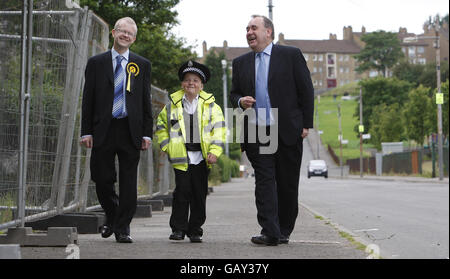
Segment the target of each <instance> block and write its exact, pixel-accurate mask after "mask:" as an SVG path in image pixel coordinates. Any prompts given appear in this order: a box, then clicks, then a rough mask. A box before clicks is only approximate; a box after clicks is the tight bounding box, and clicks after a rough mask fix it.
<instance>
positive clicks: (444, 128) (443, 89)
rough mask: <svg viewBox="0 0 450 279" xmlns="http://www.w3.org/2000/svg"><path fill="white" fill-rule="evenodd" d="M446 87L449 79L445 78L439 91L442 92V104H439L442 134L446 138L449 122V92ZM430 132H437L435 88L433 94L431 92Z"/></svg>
mask: <svg viewBox="0 0 450 279" xmlns="http://www.w3.org/2000/svg"><path fill="white" fill-rule="evenodd" d="M448 88H449V81H448V80H447V81H446V82H444V83H441V93H443V94H444V104H442V105H441V107H442V134H443V135H444V136H446V137H447V138H448V136H449V122H448V117H449V115H448V114H449V100H448V98H449V93H448ZM432 107H433V110H432V116H431V118H432V125H433V126H432V130H431V131H432V132H433V133H437V132H438V128H437V105H436V90H434V94H433V101H432Z"/></svg>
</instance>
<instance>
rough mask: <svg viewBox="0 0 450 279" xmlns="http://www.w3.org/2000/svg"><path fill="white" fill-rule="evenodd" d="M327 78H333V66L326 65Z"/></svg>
mask: <svg viewBox="0 0 450 279" xmlns="http://www.w3.org/2000/svg"><path fill="white" fill-rule="evenodd" d="M328 78H335V73H334V67H328Z"/></svg>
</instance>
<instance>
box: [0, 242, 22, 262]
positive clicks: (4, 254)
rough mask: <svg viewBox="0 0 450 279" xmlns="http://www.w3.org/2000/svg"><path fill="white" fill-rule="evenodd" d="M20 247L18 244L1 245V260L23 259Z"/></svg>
mask: <svg viewBox="0 0 450 279" xmlns="http://www.w3.org/2000/svg"><path fill="white" fill-rule="evenodd" d="M21 258H22V256H21V254H20V245H18V244H4V245H0V260H6V259H21Z"/></svg>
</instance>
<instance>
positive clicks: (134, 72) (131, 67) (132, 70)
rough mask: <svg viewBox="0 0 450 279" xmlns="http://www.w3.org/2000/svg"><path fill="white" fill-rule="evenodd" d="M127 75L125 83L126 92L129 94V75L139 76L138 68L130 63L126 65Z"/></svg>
mask: <svg viewBox="0 0 450 279" xmlns="http://www.w3.org/2000/svg"><path fill="white" fill-rule="evenodd" d="M127 73H128V82H127V91H128V92H131V85H130V84H131V82H130V80H131V75H133V76H135V77H136V76H137V75H138V74H139V67H138V65H137V64H136V63H134V62H130V63H128V64H127Z"/></svg>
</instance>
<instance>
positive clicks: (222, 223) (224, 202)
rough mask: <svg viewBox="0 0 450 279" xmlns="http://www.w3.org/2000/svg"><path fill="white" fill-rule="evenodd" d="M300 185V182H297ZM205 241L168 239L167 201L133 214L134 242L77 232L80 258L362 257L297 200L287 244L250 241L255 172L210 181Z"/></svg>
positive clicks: (45, 253) (61, 254)
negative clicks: (214, 184)
mask: <svg viewBox="0 0 450 279" xmlns="http://www.w3.org/2000/svg"><path fill="white" fill-rule="evenodd" d="M300 187H301V186H300ZM206 206H207V219H206V223H205V225H204V226H203V229H204V237H203V243H190V242H189V239H188V238H186V239H185V240H184V241H181V242H174V241H170V240H169V234H170V233H171V230H170V227H169V217H170V211H171V207H165V210H164V211H158V212H153V216H152V217H151V218H135V219H134V220H133V222H132V224H131V236H132V237H133V239H134V241H135V242H134V243H132V244H120V243H116V242H115V239H114V237H110V238H108V239H103V238H101V236H100V234H79V235H78V246H79V252H80V258H81V259H130V258H133V259H136V258H144V259H364V258H366V257H367V256H368V254H367V253H365V252H364V251H362V250H359V249H357V246H356V244H355V243H351V242H350V241H349V240H348V239H347V238H344V237H341V236H340V234H339V231H340V230H341V229H340V228H339V231H338V229H337V228H336V227H334V226H333V225H331V224H329V222H328V221H327V220H323V219H322V218H318V217H317V216H316V215H315V214H317V213H314V212H313V210H310V209H308V208H307V207H305V206H300V211H299V217H298V219H297V224H296V228H295V230H294V232H293V233H292V235H291V240H290V242H289V244H288V245H285V244H283V245H278V246H275V247H268V246H258V245H255V244H252V243H251V242H250V238H251V236H252V235H256V234H258V233H259V232H260V227H259V225H258V223H257V220H256V207H255V198H254V178H252V177H249V178H238V179H233V180H232V181H231V182H230V183H223V184H222V185H220V186H217V187H214V192H213V193H211V194H210V195H209V196H208V198H207V204H206ZM68 253H69V252H66V247H58V248H55V247H53V248H50V247H45V248H42V247H21V254H22V258H25V259H64V258H66V257H67V256H68Z"/></svg>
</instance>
